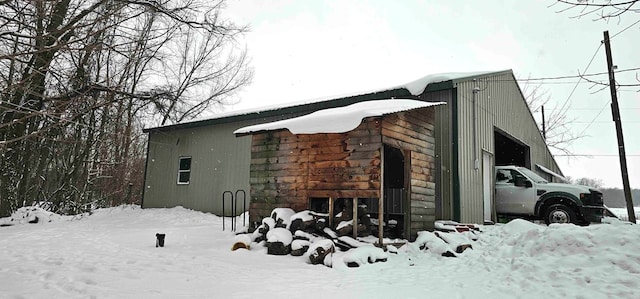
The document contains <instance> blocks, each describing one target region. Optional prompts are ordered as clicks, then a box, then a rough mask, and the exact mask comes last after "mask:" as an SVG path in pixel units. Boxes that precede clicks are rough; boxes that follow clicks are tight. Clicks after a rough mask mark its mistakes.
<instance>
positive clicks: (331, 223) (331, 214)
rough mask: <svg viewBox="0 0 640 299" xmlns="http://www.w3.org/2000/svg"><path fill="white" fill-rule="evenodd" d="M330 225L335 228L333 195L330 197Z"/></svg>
mask: <svg viewBox="0 0 640 299" xmlns="http://www.w3.org/2000/svg"><path fill="white" fill-rule="evenodd" d="M329 227H330V228H332V229H333V197H329Z"/></svg>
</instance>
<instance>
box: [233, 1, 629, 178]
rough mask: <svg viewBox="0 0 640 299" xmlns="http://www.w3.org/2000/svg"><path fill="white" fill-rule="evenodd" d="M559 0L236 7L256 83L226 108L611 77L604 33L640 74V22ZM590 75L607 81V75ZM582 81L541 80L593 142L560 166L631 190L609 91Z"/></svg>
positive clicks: (617, 60)
mask: <svg viewBox="0 0 640 299" xmlns="http://www.w3.org/2000/svg"><path fill="white" fill-rule="evenodd" d="M554 2H555V1H553V0H546V1H516V0H513V1H294V0H288V1H287V0H282V1H277V0H275V1H274V0H269V1H262V0H228V2H227V9H226V10H225V16H226V17H228V18H230V19H231V20H233V21H234V22H236V23H238V24H246V25H249V26H250V28H251V31H250V32H249V33H247V34H246V36H245V40H244V41H243V42H244V43H246V45H247V48H248V50H249V55H250V57H251V59H252V61H251V64H252V66H253V68H254V79H253V83H252V84H251V85H250V86H248V87H247V88H245V90H244V91H243V92H241V93H240V94H238V99H239V100H240V101H241V102H240V103H239V104H237V105H234V106H232V107H228V108H227V110H239V109H247V108H257V107H260V106H265V105H273V104H280V103H287V102H295V101H301V100H307V99H313V98H322V97H326V96H331V95H340V94H345V93H352V92H358V91H367V90H375V89H380V88H385V87H389V86H394V85H397V84H402V83H407V82H410V81H413V80H415V79H418V78H420V77H423V76H425V75H428V74H434V73H443V72H472V71H492V70H505V69H512V70H513V71H514V73H515V74H516V77H518V78H545V77H557V76H575V75H577V74H578V71H580V72H583V73H584V72H585V70H586V73H601V72H604V73H606V71H607V64H606V57H605V51H604V46H600V45H601V41H602V40H603V31H605V30H608V31H609V34H610V35H611V36H613V38H612V40H611V47H612V52H613V61H614V64H615V65H617V66H618V70H627V69H633V68H640V59H639V58H638V55H637V54H634V51H635V53H638V51H639V49H640V38H639V37H640V23H636V22H638V21H639V20H640V14H637V13H628V14H626V15H623V16H622V18H621V19H615V20H611V21H609V22H606V21H602V20H600V21H594V20H593V19H594V18H595V17H596V16H595V15H593V16H585V17H582V18H572V17H573V16H575V15H577V14H579V10H571V11H567V12H563V13H558V12H557V11H559V10H560V9H562V8H565V7H566V6H560V5H556V6H551V7H550V5H551V4H553V3H554ZM634 23H635V24H634ZM630 25H633V26H631V27H629V26H630ZM592 58H593V60H592ZM590 61H591V64H590V65H589V62H590ZM588 65H589V68H588V69H586V68H587V66H588ZM639 74H640V70H636V71H626V72H620V73H618V74H616V79H617V81H618V83H619V84H639V83H640V82H638V81H637V80H636V75H637V76H638V77H640V75H639ZM590 78H591V79H593V80H598V81H603V82H606V81H607V75H606V74H605V75H601V76H596V77H590ZM577 81H578V80H577V79H575V78H569V79H562V80H545V81H542V82H543V83H544V84H543V85H542V86H543V88H544V89H545V90H547V91H548V92H549V94H550V95H551V97H552V103H550V104H548V105H547V106H545V109H546V110H547V113H549V112H550V110H553V109H554V107H557V106H560V105H562V104H563V103H565V102H566V103H567V104H568V105H570V110H569V114H568V117H569V118H570V119H573V120H574V121H573V122H572V123H571V129H572V130H573V132H574V133H581V132H584V134H586V135H588V136H586V137H584V138H582V139H580V140H578V141H576V142H575V143H574V144H573V146H572V147H571V150H572V152H573V153H575V154H578V155H591V156H588V157H585V156H577V157H565V156H556V161H557V162H558V163H559V165H560V167H561V169H562V171H563V172H564V174H565V175H568V176H571V177H574V178H577V177H590V178H598V179H602V180H603V182H604V185H605V186H606V187H619V188H621V187H622V179H621V174H620V164H619V160H618V157H617V153H618V150H617V141H616V134H615V126H614V123H613V122H612V121H611V111H610V108H609V105H608V103H610V101H611V97H610V94H609V90H608V89H606V88H605V89H603V90H601V89H602V87H601V86H597V87H594V86H593V84H590V83H587V82H584V81H583V82H582V83H581V84H576V83H575V82H577ZM520 84H521V86H522V84H524V82H520ZM576 86H577V88H575V92H574V93H573V95H571V96H570V94H571V91H572V90H573V89H574V87H576ZM598 90H601V91H598ZM638 90H640V87H621V91H620V92H619V93H618V99H619V103H620V107H621V109H622V111H621V113H622V120H623V129H624V133H625V144H626V152H627V163H628V166H629V175H630V182H631V186H632V187H635V188H640V167H639V166H640V138H638V136H639V134H640V92H638ZM536 117H539V114H536Z"/></svg>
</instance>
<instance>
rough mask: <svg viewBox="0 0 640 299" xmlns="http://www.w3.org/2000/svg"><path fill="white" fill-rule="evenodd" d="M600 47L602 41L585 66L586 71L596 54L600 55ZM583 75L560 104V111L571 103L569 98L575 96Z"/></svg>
mask: <svg viewBox="0 0 640 299" xmlns="http://www.w3.org/2000/svg"><path fill="white" fill-rule="evenodd" d="M600 48H602V42H601V43H600V45H598V48H597V49H596V51H595V52H594V53H593V56H592V57H591V60H589V63H588V64H587V66H586V67H585V68H584V73H586V72H587V70H588V69H589V67H590V66H591V63H593V60H594V59H595V58H596V55H598V52H599V51H600ZM578 73H579V72H578ZM582 79H583V78H582V77H580V78H578V82H576V85H575V86H573V89H572V90H571V93H569V96H568V97H567V99H566V100H565V101H564V103H562V106H560V111H562V110H564V108H565V107H566V105H567V103H569V100H571V97H572V96H573V93H574V92H575V91H576V89H577V88H578V85H579V83H580V81H582Z"/></svg>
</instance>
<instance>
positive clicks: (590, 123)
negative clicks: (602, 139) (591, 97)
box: [578, 101, 611, 136]
mask: <svg viewBox="0 0 640 299" xmlns="http://www.w3.org/2000/svg"><path fill="white" fill-rule="evenodd" d="M609 103H611V102H610V101H607V102H606V103H605V104H604V106H602V108H601V109H600V111H598V114H596V116H595V117H594V118H593V119H592V120H591V122H589V124H588V125H587V126H586V127H585V128H584V130H582V132H580V134H579V135H578V136H581V135H582V134H584V132H586V131H587V129H589V127H591V125H592V124H593V122H594V121H596V118H598V116H600V114H602V111H604V108H607V106H608V105H609Z"/></svg>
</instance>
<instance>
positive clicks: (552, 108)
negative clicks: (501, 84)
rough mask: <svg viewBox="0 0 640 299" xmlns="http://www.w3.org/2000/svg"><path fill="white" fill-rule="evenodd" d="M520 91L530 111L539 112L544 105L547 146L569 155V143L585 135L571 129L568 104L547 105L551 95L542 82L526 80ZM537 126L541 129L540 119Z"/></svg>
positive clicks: (571, 120)
mask: <svg viewBox="0 0 640 299" xmlns="http://www.w3.org/2000/svg"><path fill="white" fill-rule="evenodd" d="M522 93H523V94H524V97H525V100H526V101H527V105H528V106H529V109H530V110H531V112H532V113H534V114H535V113H541V112H542V107H546V110H545V117H544V121H545V124H544V130H545V142H546V143H547V146H549V147H550V148H552V149H554V150H556V151H558V152H560V153H563V154H566V155H571V154H572V152H571V149H570V148H571V144H572V143H573V142H574V141H576V140H578V139H580V138H583V137H585V135H584V134H582V133H575V132H573V131H572V129H571V127H570V124H571V122H573V121H574V119H572V118H570V117H568V116H567V112H568V111H569V109H570V105H568V104H567V103H564V104H563V105H559V104H554V105H549V103H550V101H551V95H550V94H549V91H548V90H545V89H544V88H543V87H542V84H532V83H530V82H529V81H526V83H525V84H524V85H523V87H522ZM538 127H539V128H540V129H541V130H542V128H543V124H542V120H540V121H539V122H538Z"/></svg>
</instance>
